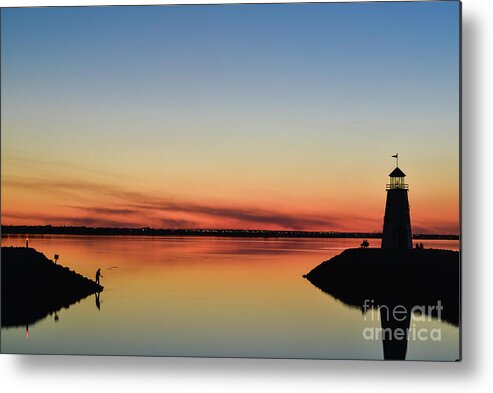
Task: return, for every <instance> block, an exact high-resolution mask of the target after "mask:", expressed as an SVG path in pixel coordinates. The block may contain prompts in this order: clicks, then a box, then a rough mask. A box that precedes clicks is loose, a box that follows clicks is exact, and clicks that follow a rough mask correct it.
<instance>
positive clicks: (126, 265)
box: [1, 235, 459, 360]
mask: <svg viewBox="0 0 493 393" xmlns="http://www.w3.org/2000/svg"><path fill="white" fill-rule="evenodd" d="M24 242H25V236H10V235H7V236H2V246H23V245H24ZM360 243H361V239H268V240H263V239H248V238H240V239H237V238H201V237H128V236H125V237H118V236H112V237H90V236H65V235H58V236H29V245H30V246H31V247H34V248H36V249H37V250H38V251H41V252H43V253H44V254H45V255H46V256H48V257H49V258H53V255H54V254H59V255H60V260H59V263H60V264H63V265H65V266H69V267H70V268H72V269H74V270H76V271H78V272H79V273H81V274H83V275H86V276H88V277H91V278H94V274H95V272H96V270H97V268H98V267H100V268H101V271H102V274H103V276H104V277H103V279H102V284H103V285H104V286H105V289H104V291H103V292H102V293H101V298H100V303H101V304H100V309H98V307H96V301H95V297H94V296H91V297H88V298H86V299H83V300H82V301H80V302H79V303H77V304H74V305H72V306H71V307H70V308H68V309H62V310H61V311H60V312H58V318H59V319H58V321H55V318H54V316H53V315H52V316H48V317H46V318H45V319H44V320H42V321H40V322H38V323H36V324H35V325H33V326H29V335H28V337H27V336H26V329H25V328H7V329H5V328H2V331H1V333H2V334H1V345H2V347H1V350H2V352H8V353H9V352H10V353H12V352H14V353H54V354H114V355H165V356H234V357H237V356H253V357H295V358H304V357H307V358H329V359H330V358H339V359H355V358H356V359H383V349H382V342H381V341H379V340H366V339H365V338H364V337H363V331H364V329H365V328H368V327H375V328H377V327H379V326H380V322H379V321H377V320H375V321H372V320H371V319H369V318H367V319H366V320H365V319H364V317H363V315H362V313H361V311H359V310H358V309H355V308H349V307H347V306H345V305H344V304H342V303H341V302H339V301H337V300H335V299H334V298H332V297H331V296H329V295H327V294H324V293H323V292H321V291H320V290H319V289H317V288H316V287H314V286H313V285H311V284H310V283H309V282H308V281H307V280H305V279H303V278H302V275H303V274H305V273H307V272H309V271H310V270H311V269H312V268H314V267H315V266H317V265H318V264H319V263H320V262H322V261H324V260H326V259H329V258H330V257H332V256H334V255H336V254H338V253H340V252H341V251H342V250H343V249H345V248H349V247H357V246H358V245H359V244H360ZM379 243H380V242H379V241H378V240H370V246H378V245H379ZM423 243H424V244H425V247H434V248H447V249H454V250H457V249H458V242H457V241H423ZM412 323H413V324H415V326H416V328H420V327H425V328H427V329H431V328H436V329H440V331H441V340H440V341H431V340H427V341H420V340H410V341H409V345H408V352H407V359H438V360H455V359H456V358H458V356H459V331H458V328H456V327H454V326H452V325H449V324H447V323H443V322H439V321H426V322H418V321H413V322H412Z"/></svg>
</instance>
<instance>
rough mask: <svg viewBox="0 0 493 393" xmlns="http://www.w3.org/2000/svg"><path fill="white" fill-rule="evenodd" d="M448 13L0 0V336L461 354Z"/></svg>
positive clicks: (437, 8) (45, 343)
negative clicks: (25, 4) (1, 3)
mask: <svg viewBox="0 0 493 393" xmlns="http://www.w3.org/2000/svg"><path fill="white" fill-rule="evenodd" d="M460 15H461V6H460V3H459V2H456V1H435V2H368V3H351V2H345V3H318V4H309V3H305V4H303V3H299V4H245V5H239V4H229V5H207V6H192V5H177V6H146V7H143V6H142V7H141V6H130V7H129V6H126V7H123V6H122V7H51V8H50V7H47V8H8V9H7V8H4V9H2V10H1V25H2V35H1V55H2V59H1V61H2V63H1V66H2V74H1V82H2V84H1V89H2V90H1V98H2V101H1V115H2V118H1V142H2V146H1V165H2V174H1V180H2V183H1V186H2V189H1V191H2V193H1V198H2V199H1V202H2V212H1V222H2V252H1V257H2V258H1V275H2V276H1V279H2V282H1V283H2V296H1V306H2V310H1V318H2V319H1V324H2V327H1V351H2V353H24V354H81V355H139V356H206V357H266V358H312V359H386V360H435V361H456V360H460V357H461V349H460V329H459V324H460V213H459V211H460V202H459V197H460V188H459V182H460V179H459V175H460Z"/></svg>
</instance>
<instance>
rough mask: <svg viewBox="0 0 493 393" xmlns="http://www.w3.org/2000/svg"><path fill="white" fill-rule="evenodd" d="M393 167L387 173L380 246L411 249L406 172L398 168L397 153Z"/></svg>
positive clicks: (393, 248)
mask: <svg viewBox="0 0 493 393" xmlns="http://www.w3.org/2000/svg"><path fill="white" fill-rule="evenodd" d="M392 157H394V158H396V166H395V169H394V170H393V171H392V172H391V173H390V174H389V177H390V183H389V184H387V186H386V190H387V202H386V204H385V216H384V219H383V234H382V248H385V249H392V250H411V249H412V248H413V243H412V232H411V219H410V216H409V198H408V190H409V186H408V185H407V184H405V183H404V178H405V177H406V174H405V173H404V172H402V170H401V169H400V168H399V156H398V154H396V155H394V156H392Z"/></svg>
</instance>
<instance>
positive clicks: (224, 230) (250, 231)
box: [1, 224, 460, 239]
mask: <svg viewBox="0 0 493 393" xmlns="http://www.w3.org/2000/svg"><path fill="white" fill-rule="evenodd" d="M1 228H2V233H3V229H4V228H5V229H14V230H16V229H17V230H19V229H27V230H29V229H41V228H45V229H49V230H54V231H56V230H71V229H73V230H89V231H91V230H92V231H105V230H106V231H121V232H123V231H126V232H137V231H139V233H142V231H144V232H148V233H149V234H152V232H192V233H201V234H207V233H219V234H221V233H224V234H225V233H236V234H241V233H245V234H276V233H277V234H301V235H302V234H306V235H314V234H318V235H366V236H372V237H381V235H382V231H366V232H365V231H361V232H358V231H320V230H288V229H240V228H153V227H99V226H85V225H51V224H45V225H6V224H1ZM7 234H9V233H8V232H7ZM10 234H11V233H10ZM17 234H19V233H17ZM412 236H413V237H415V236H419V237H428V238H429V237H448V238H454V239H460V234H453V233H413V234H412Z"/></svg>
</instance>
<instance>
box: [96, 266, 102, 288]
mask: <svg viewBox="0 0 493 393" xmlns="http://www.w3.org/2000/svg"><path fill="white" fill-rule="evenodd" d="M99 278H103V275H102V274H101V269H98V270H97V271H96V283H97V284H98V285H99Z"/></svg>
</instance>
